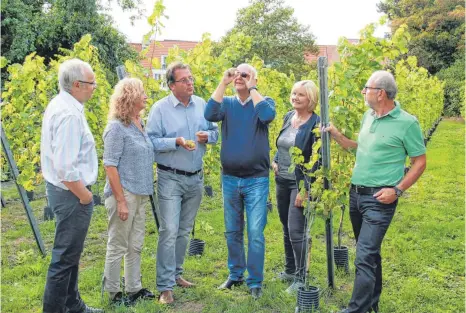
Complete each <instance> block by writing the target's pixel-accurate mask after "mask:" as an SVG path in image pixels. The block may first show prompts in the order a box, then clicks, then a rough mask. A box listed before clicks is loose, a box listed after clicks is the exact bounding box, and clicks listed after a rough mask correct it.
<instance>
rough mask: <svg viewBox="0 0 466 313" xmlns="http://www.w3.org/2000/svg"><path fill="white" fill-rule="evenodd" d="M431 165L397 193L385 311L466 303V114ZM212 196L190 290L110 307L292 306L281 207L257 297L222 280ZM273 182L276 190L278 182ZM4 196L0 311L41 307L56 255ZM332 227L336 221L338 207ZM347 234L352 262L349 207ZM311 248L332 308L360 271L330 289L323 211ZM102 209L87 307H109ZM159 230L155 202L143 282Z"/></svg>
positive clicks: (90, 239) (84, 272)
mask: <svg viewBox="0 0 466 313" xmlns="http://www.w3.org/2000/svg"><path fill="white" fill-rule="evenodd" d="M427 160H428V161H427V163H428V165H427V169H426V171H425V173H424V175H423V176H422V178H421V179H420V180H419V181H418V182H417V184H416V185H415V186H414V187H412V188H411V189H410V190H409V191H408V192H407V193H406V196H404V197H403V199H402V200H401V201H400V205H399V206H398V209H397V212H396V214H395V218H394V220H393V222H392V225H391V227H390V229H389V231H388V233H387V235H386V239H385V241H384V244H383V249H382V255H383V259H384V273H383V275H384V291H383V294H382V299H381V304H380V305H381V311H382V312H391V313H393V312H395V313H398V312H399V313H407V312H412V313H415V312H419V313H421V312H422V313H425V312H429V313H431V312H432V313H441V312H452V313H458V312H464V292H465V289H464V287H465V282H464V274H465V273H464V264H465V260H464V252H465V243H464V203H465V198H464V195H465V189H464V177H465V176H464V174H465V171H464V164H465V159H464V122H460V121H451V120H449V121H443V122H441V123H440V125H439V127H438V129H437V131H436V133H435V134H434V136H433V138H432V140H431V141H430V142H429V144H428V153H427ZM213 187H214V191H215V196H214V198H204V201H203V203H202V207H201V210H200V212H199V215H198V218H197V221H198V223H197V233H196V237H197V238H200V239H203V240H205V241H206V251H205V253H204V255H203V256H201V257H187V258H186V263H185V275H184V276H185V277H186V278H187V279H188V280H191V281H193V282H195V283H197V287H196V288H194V289H191V290H182V289H179V288H176V289H175V297H176V302H175V304H174V305H171V306H161V305H159V304H157V302H156V301H150V302H145V303H139V304H138V305H136V306H135V307H133V308H129V309H126V308H119V309H117V310H115V309H112V308H110V307H106V310H107V312H141V313H142V312H238V313H239V312H264V313H265V312H294V308H295V304H296V299H295V297H293V296H290V295H288V294H286V293H285V292H284V290H285V289H286V287H287V285H286V284H284V283H282V282H280V281H278V280H276V279H275V276H276V274H277V273H278V272H280V271H281V270H282V268H283V242H282V228H281V224H280V221H279V219H278V214H277V211H276V207H274V211H273V212H272V213H271V214H269V218H268V225H267V228H266V233H265V237H266V241H267V243H266V264H265V281H264V296H263V297H262V298H261V299H260V300H258V301H253V300H252V299H251V297H250V296H249V295H248V293H247V288H246V287H244V286H242V287H240V288H237V289H233V290H232V291H219V290H217V289H216V287H217V286H218V285H219V284H221V283H222V282H223V281H224V280H225V279H226V277H227V275H228V271H227V268H226V256H227V249H226V244H225V240H224V236H223V229H224V224H223V210H222V201H221V195H220V186H219V183H217V185H216V186H213ZM271 190H274V186H273V183H272V185H271ZM2 194H3V196H4V197H5V198H6V200H7V201H8V203H7V207H6V208H4V209H3V210H2V212H1V215H2V216H1V218H2V245H1V247H2V256H1V262H2V274H1V280H2V281H1V293H2V295H1V300H2V303H1V305H2V308H1V312H14V313H28V312H41V298H42V294H43V290H44V284H45V276H46V272H47V267H48V263H49V261H50V255H48V256H47V257H46V258H42V257H40V254H39V252H38V249H37V247H36V244H35V242H34V237H33V236H32V232H31V229H30V227H29V224H28V221H27V218H26V214H25V212H24V209H23V207H22V206H21V203H20V202H19V201H18V200H17V199H15V198H18V195H17V192H16V189H15V188H14V185H11V184H3V186H2ZM39 196H42V198H40V199H39V200H36V201H33V202H32V206H33V208H34V214H35V216H36V218H37V219H38V223H39V227H40V230H41V234H42V238H43V239H44V242H45V245H46V248H47V250H48V251H49V252H50V249H51V246H52V242H53V232H54V222H53V221H47V222H44V221H43V220H42V214H43V207H44V206H45V199H44V198H43V186H41V187H40V188H39ZM335 215H337V216H335V217H334V225H335V227H334V231H335V232H336V229H337V228H336V227H337V223H338V212H335ZM201 221H204V222H207V223H208V225H210V226H212V227H213V233H207V232H206V231H205V230H204V229H201V227H200V226H201ZM344 231H345V234H344V238H343V243H344V244H345V245H347V246H349V247H350V267H351V272H353V270H354V266H353V265H352V261H353V260H354V237H353V235H352V232H351V226H350V223H349V219H348V213H346V216H345V225H344ZM312 232H313V248H312V261H311V269H310V271H311V283H312V284H313V285H317V286H319V287H320V288H321V289H323V296H322V298H321V302H320V306H321V312H323V313H326V312H335V311H337V310H338V309H339V308H340V307H342V306H344V305H345V304H346V303H347V301H348V300H349V298H350V296H351V290H352V283H353V278H354V274H353V273H351V274H350V275H345V274H344V273H343V272H340V271H337V272H336V277H335V281H336V288H335V290H329V289H328V288H326V285H327V282H326V280H327V278H326V277H327V274H326V256H325V241H324V219H323V217H322V216H318V217H317V219H316V223H315V224H314V226H313V229H312ZM106 239H107V235H106V213H105V208H104V207H102V206H98V207H96V209H95V212H94V215H93V218H92V222H91V227H90V230H89V234H88V236H87V239H86V244H85V249H84V253H83V256H82V259H81V271H80V291H81V294H82V297H83V298H84V300H85V301H86V303H88V304H89V305H91V306H95V307H104V306H106V304H105V302H104V301H102V300H101V297H100V281H101V275H102V272H103V267H104V258H105V249H106ZM156 246H157V232H156V229H155V223H154V221H153V218H152V213H151V212H150V208H149V207H148V208H147V223H146V239H145V246H144V250H143V252H142V253H143V262H142V267H143V268H142V273H143V284H144V286H145V287H148V288H149V289H151V290H154V291H155V255H156Z"/></svg>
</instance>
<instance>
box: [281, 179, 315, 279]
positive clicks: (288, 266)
mask: <svg viewBox="0 0 466 313" xmlns="http://www.w3.org/2000/svg"><path fill="white" fill-rule="evenodd" d="M275 182H276V191H277V192H276V196H277V207H278V215H279V216H280V221H281V222H282V225H283V243H284V246H285V273H287V274H292V275H296V277H297V280H299V281H304V276H305V274H306V240H310V239H309V234H306V226H307V224H306V217H305V216H304V209H303V208H297V207H295V205H294V202H295V200H296V195H297V194H298V187H297V185H296V181H295V180H289V179H285V178H282V177H280V176H276V177H275Z"/></svg>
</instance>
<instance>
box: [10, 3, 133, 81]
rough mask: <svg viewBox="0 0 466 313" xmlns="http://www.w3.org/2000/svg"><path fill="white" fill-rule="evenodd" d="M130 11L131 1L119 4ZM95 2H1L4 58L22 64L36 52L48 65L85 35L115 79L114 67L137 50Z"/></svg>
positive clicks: (111, 77)
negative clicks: (127, 41)
mask: <svg viewBox="0 0 466 313" xmlns="http://www.w3.org/2000/svg"><path fill="white" fill-rule="evenodd" d="M117 2H118V3H120V5H122V6H123V5H124V6H126V7H127V8H129V9H131V8H132V7H131V6H130V5H131V1H127V0H126V1H124V0H120V1H117ZM101 9H103V7H102V6H101V5H100V4H99V3H98V2H96V0H49V1H46V0H25V1H23V0H4V1H2V8H1V11H2V55H3V56H5V57H6V58H7V59H8V60H9V62H10V63H18V62H19V63H22V62H23V60H24V58H25V57H26V55H28V54H29V53H31V52H33V51H35V52H36V53H37V55H39V56H42V57H44V58H45V63H46V64H47V63H48V62H49V61H50V60H51V59H52V58H53V57H54V55H56V54H58V53H59V51H60V49H62V48H64V49H71V48H72V46H73V44H74V43H76V42H78V41H79V40H80V38H81V37H82V36H83V35H85V34H91V35H92V44H93V45H94V46H95V47H97V49H98V50H99V55H100V57H101V60H102V62H103V63H104V64H105V68H106V70H107V76H108V77H109V79H110V80H111V81H115V80H116V75H115V67H116V66H118V65H121V64H123V63H124V61H125V60H127V59H129V58H133V59H134V58H136V53H135V51H134V50H133V49H132V48H131V47H130V46H129V45H128V44H127V43H126V39H125V37H124V36H123V35H122V34H120V33H119V32H118V31H117V30H116V29H115V28H114V27H113V26H112V24H113V21H112V19H111V17H110V16H109V15H106V14H104V13H99V11H100V10H101Z"/></svg>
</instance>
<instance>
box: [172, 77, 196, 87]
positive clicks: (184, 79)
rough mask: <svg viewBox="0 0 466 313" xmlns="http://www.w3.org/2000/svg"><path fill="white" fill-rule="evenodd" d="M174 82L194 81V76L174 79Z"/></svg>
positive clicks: (185, 82) (186, 82)
mask: <svg viewBox="0 0 466 313" xmlns="http://www.w3.org/2000/svg"><path fill="white" fill-rule="evenodd" d="M175 83H182V84H185V85H187V84H188V83H194V77H188V78H183V79H180V80H175Z"/></svg>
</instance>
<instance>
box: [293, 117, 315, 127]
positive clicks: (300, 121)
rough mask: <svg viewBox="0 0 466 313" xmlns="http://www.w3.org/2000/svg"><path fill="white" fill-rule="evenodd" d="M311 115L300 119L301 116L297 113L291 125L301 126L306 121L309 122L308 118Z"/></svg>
mask: <svg viewBox="0 0 466 313" xmlns="http://www.w3.org/2000/svg"><path fill="white" fill-rule="evenodd" d="M310 116H311V115H309V116H307V117H305V118H303V119H300V118H299V117H297V116H296V115H295V116H293V118H292V119H291V125H292V126H293V127H294V128H299V126H301V125H303V124H304V123H306V122H307V120H308V119H309V117H310Z"/></svg>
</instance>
